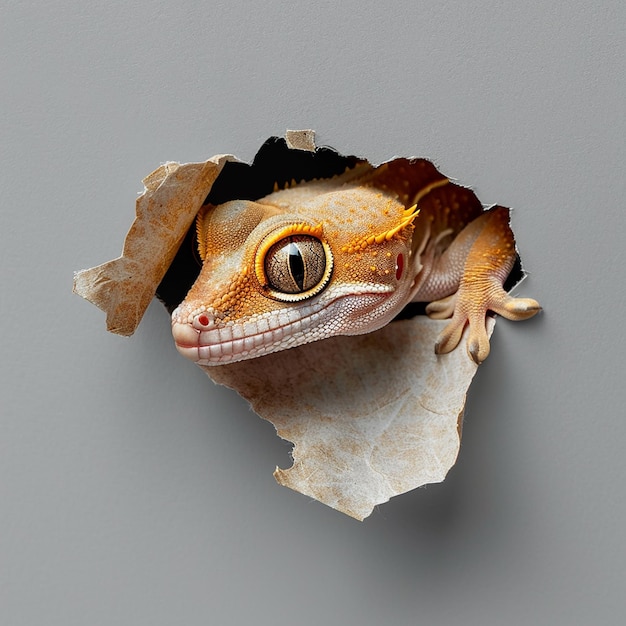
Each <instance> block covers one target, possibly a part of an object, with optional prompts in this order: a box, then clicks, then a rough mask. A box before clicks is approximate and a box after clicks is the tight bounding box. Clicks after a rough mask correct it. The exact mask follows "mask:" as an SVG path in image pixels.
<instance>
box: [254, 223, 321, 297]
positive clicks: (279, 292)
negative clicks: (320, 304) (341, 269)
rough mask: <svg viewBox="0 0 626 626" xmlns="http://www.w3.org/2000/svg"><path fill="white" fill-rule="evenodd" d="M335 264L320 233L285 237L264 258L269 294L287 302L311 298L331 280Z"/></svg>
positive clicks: (268, 250)
mask: <svg viewBox="0 0 626 626" xmlns="http://www.w3.org/2000/svg"><path fill="white" fill-rule="evenodd" d="M332 266H333V259H332V255H331V252H330V248H329V247H328V244H326V243H324V242H322V241H321V240H319V239H317V237H312V236H310V235H291V236H289V237H284V238H283V239H280V240H279V241H277V242H276V243H275V244H273V245H272V246H271V247H269V248H268V249H267V252H266V253H265V256H264V258H263V272H264V278H265V281H264V283H265V287H266V289H267V295H269V296H270V297H271V298H275V299H276V300H282V301H284V302H297V301H300V300H304V299H306V298H311V297H312V296H314V295H316V294H318V293H319V292H320V291H322V289H324V287H325V286H326V285H327V284H328V281H329V280H330V276H331V274H332Z"/></svg>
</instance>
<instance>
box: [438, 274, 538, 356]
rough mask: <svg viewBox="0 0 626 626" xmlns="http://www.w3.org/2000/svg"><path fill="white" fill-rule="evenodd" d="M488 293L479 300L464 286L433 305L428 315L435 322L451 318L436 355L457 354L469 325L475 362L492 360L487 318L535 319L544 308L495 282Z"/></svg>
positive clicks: (468, 340)
mask: <svg viewBox="0 0 626 626" xmlns="http://www.w3.org/2000/svg"><path fill="white" fill-rule="evenodd" d="M489 282H490V283H491V284H489V285H483V286H487V287H488V289H487V290H486V293H484V292H483V293H482V294H480V296H481V297H479V298H477V297H476V295H477V294H476V292H475V291H473V290H471V291H470V288H469V287H468V285H467V284H464V283H462V284H461V287H460V288H459V290H458V291H457V292H456V293H455V294H453V295H451V296H448V297H447V298H443V299H441V300H436V301H435V302H431V303H430V304H429V305H428V306H427V307H426V313H428V315H429V316H430V317H432V318H434V319H446V318H448V317H452V319H451V320H450V323H449V324H448V325H447V326H446V327H445V328H444V329H443V331H442V332H441V334H440V335H439V337H438V339H437V343H436V345H435V352H436V353H437V354H447V353H448V352H451V351H452V350H454V349H455V348H456V347H457V346H458V345H459V343H460V341H461V336H462V335H463V331H464V330H465V327H466V326H468V325H469V331H468V336H467V352H468V354H469V355H470V357H471V358H472V360H473V361H474V362H475V363H477V364H480V363H482V362H483V361H484V360H485V359H486V358H487V357H488V356H489V337H488V336H487V329H486V317H487V314H488V312H489V311H493V312H494V313H497V314H499V315H502V317H506V318H507V319H510V320H514V321H519V320H525V319H528V318H529V317H532V316H533V315H535V314H536V313H538V312H539V311H540V310H541V306H540V305H539V303H538V302H537V301H536V300H533V299H532V298H514V297H513V296H510V295H509V294H508V293H506V291H504V289H503V288H502V287H501V286H500V285H499V284H498V283H497V282H496V281H493V280H491V281H489Z"/></svg>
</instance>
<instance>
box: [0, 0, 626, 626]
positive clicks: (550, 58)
mask: <svg viewBox="0 0 626 626" xmlns="http://www.w3.org/2000/svg"><path fill="white" fill-rule="evenodd" d="M385 4H387V6H386V7H385ZM625 7H626V5H625V4H624V2H623V1H622V0H615V1H612V2H602V3H589V2H580V1H572V0H569V1H567V2H564V1H559V2H552V3H550V2H545V1H544V0H541V1H540V2H526V3H521V5H520V3H517V2H511V3H508V2H491V1H487V0H483V1H481V2H477V3H455V2H450V1H445V0H441V1H439V2H437V3H435V2H395V3H381V2H363V1H360V2H342V3H334V2H320V1H317V2H285V3H280V2H268V3H250V2H237V1H233V0H230V1H229V2H221V1H220V2H217V1H214V2H206V1H204V2H200V1H193V2H192V1H189V2H178V3H177V2H164V1H160V2H152V3H150V2H147V1H146V0H140V1H139V2H134V3H127V2H99V3H96V2H88V3H84V2H80V3H79V2H68V1H54V0H52V1H50V2H45V3H44V2H32V1H23V2H20V3H17V2H16V3H13V2H11V3H9V2H7V0H5V1H4V3H3V5H2V7H1V8H0V67H1V69H2V81H1V89H2V104H1V113H2V115H1V119H0V124H1V129H2V130H1V142H0V151H1V154H2V167H1V170H0V172H1V173H0V176H1V181H0V182H1V189H2V211H1V216H0V219H1V227H0V237H1V247H0V250H1V256H2V263H1V266H0V271H1V272H2V291H1V296H0V297H1V308H2V311H1V312H2V317H1V319H2V352H1V354H2V358H1V359H0V368H1V376H0V381H1V385H2V392H1V394H2V395H1V412H2V415H1V422H0V512H1V517H0V594H1V598H0V623H1V624H3V625H5V624H6V625H11V626H13V625H15V626H17V625H19V626H22V625H33V624H54V625H57V624H59V625H64V626H69V625H73V624H80V625H85V624H88V625H90V626H98V625H110V624H116V625H139V624H141V625H143V624H150V625H151V626H157V625H170V624H185V625H195V624H220V625H222V624H223V625H230V624H247V623H251V624H259V625H265V624H268V625H269V624H272V625H275V624H292V623H297V624H302V625H304V626H306V625H313V624H330V625H334V624H344V623H350V624H357V623H359V624H363V625H368V626H369V625H375V624H394V625H395V624H399V625H402V624H410V625H412V624H426V625H440V624H441V625H455V624H463V625H464V626H473V625H476V626H479V625H485V624H512V625H518V624H568V625H571V624H622V623H624V620H625V619H626V588H625V587H626V571H625V570H626V567H625V557H626V547H625V543H624V526H625V524H626V502H625V495H624V494H625V488H624V478H625V477H626V460H625V456H624V441H625V440H626V420H625V416H624V413H625V411H624V404H625V402H626V391H625V389H626V384H625V382H624V372H625V366H626V359H625V358H624V339H623V335H624V333H623V329H622V323H623V322H622V320H623V317H624V305H625V299H624V271H623V267H622V265H623V255H622V250H623V247H624V235H625V225H626V220H625V218H624V208H625V207H624V198H625V197H626V189H625V183H624V179H625V177H624V163H625V161H626V159H625V157H626V154H625V141H624V139H625V136H626V133H625V131H626V128H625V115H626V113H625V98H626V90H625V72H624V69H625V68H624V58H625V53H626V43H625V37H624V31H625V24H626V9H625ZM286 128H315V129H316V130H317V131H318V140H319V143H320V144H327V145H332V146H334V147H336V148H337V149H339V150H341V151H342V152H344V153H353V154H359V155H363V156H366V157H369V158H370V159H372V160H373V161H375V162H376V161H382V160H384V159H388V158H390V157H392V156H393V155H404V156H408V155H419V156H428V157H430V158H432V159H433V160H434V161H435V162H436V163H437V164H438V165H439V166H440V167H441V168H442V170H443V171H444V172H445V173H447V174H448V175H450V176H453V177H455V178H457V179H458V180H460V181H461V182H463V183H465V184H470V185H472V186H473V187H474V188H475V189H476V190H477V192H478V194H479V197H480V198H481V199H482V200H483V201H484V202H487V203H491V202H498V203H501V204H504V205H508V206H513V207H516V211H515V213H514V228H515V232H516V235H517V238H518V242H519V244H520V248H521V252H522V255H523V259H524V262H525V266H526V268H527V269H528V271H529V272H530V273H531V275H530V277H529V278H528V279H527V281H526V282H525V283H524V284H523V285H522V287H521V289H520V290H519V292H520V293H521V294H523V295H532V296H533V297H536V298H537V299H539V300H540V301H541V303H542V304H543V305H544V307H545V313H544V314H543V315H541V316H540V317H538V318H536V319H534V320H532V321H530V322H526V323H523V324H512V323H508V322H505V321H503V322H501V323H500V324H499V325H498V328H497V329H496V335H495V338H494V340H493V352H492V354H491V356H490V358H489V360H488V361H487V362H486V363H485V365H484V366H483V367H482V368H481V369H480V371H479V373H478V376H477V378H476V380H475V384H474V385H473V387H472V389H471V392H470V397H469V402H468V407H467V412H466V422H465V433H464V440H463V446H462V449H461V455H460V458H459V461H458V463H457V465H456V466H455V468H454V469H453V470H452V471H451V473H450V475H449V476H448V478H447V480H446V481H445V482H444V483H443V484H441V485H433V486H429V487H427V488H425V489H420V490H417V491H414V492H412V493H410V494H407V495H405V496H401V497H398V498H396V499H394V500H392V501H391V502H390V503H388V504H386V505H384V506H382V507H380V508H379V509H377V510H376V511H375V513H374V514H373V515H372V517H371V518H369V519H368V520H367V521H365V522H364V523H358V522H356V521H354V520H352V519H350V518H348V517H345V516H343V515H341V514H339V513H337V512H335V511H333V510H331V509H328V508H326V507H324V506H323V505H320V504H318V503H315V502H312V501H311V500H310V499H308V498H305V497H303V496H301V495H299V494H296V493H294V492H291V491H290V490H288V489H284V488H281V487H279V486H278V485H276V484H275V482H274V479H273V478H272V471H273V469H274V467H275V465H277V464H278V465H281V466H282V467H286V466H288V465H289V449H290V446H289V445H288V444H287V443H285V442H283V441H281V440H280V439H278V438H277V437H276V436H275V434H274V431H273V428H272V427H271V425H269V424H268V423H265V422H263V421H262V420H260V419H258V418H257V417H255V416H254V415H253V414H252V413H251V412H250V411H249V410H248V408H247V405H246V403H245V402H244V401H243V400H241V399H240V398H238V397H237V396H236V395H235V394H234V393H232V392H229V391H228V390H226V389H223V388H218V387H216V386H214V385H213V384H212V383H211V382H210V381H209V380H208V379H207V378H206V377H205V375H204V374H203V373H202V372H201V371H200V370H199V369H197V368H195V367H194V366H193V365H192V364H191V363H189V362H187V361H185V360H184V359H182V358H181V357H179V356H178V354H177V353H176V351H175V349H174V347H173V344H172V341H171V338H170V335H169V321H168V317H167V315H166V313H165V311H164V310H163V309H162V307H161V306H160V305H158V304H157V303H154V304H153V305H152V306H151V307H150V309H149V310H148V313H147V315H146V317H145V319H144V321H143V322H142V324H141V326H140V328H139V330H138V332H137V333H136V335H135V336H134V337H133V338H132V339H130V340H127V339H122V338H119V337H116V336H113V335H110V334H108V333H106V332H105V328H104V316H103V314H102V313H101V312H100V311H98V310H97V309H96V308H95V307H93V306H92V305H90V304H89V303H87V302H85V301H83V300H81V299H80V298H78V297H77V296H73V295H72V294H71V293H70V289H71V279H72V272H73V270H77V269H81V268H84V267H89V266H92V265H96V264H98V263H101V262H103V261H105V260H108V259H110V258H113V257H114V256H117V254H118V253H119V251H120V249H121V245H122V240H123V236H124V234H125V232H126V230H127V228H128V227H129V225H130V222H131V220H132V217H133V211H134V199H135V197H136V194H137V192H138V191H139V190H140V189H141V184H140V180H141V178H142V177H143V176H145V175H146V174H148V173H149V172H150V171H151V170H152V169H154V168H155V167H156V166H158V165H159V164H160V163H161V162H163V161H166V160H179V161H193V160H202V159H204V158H207V157H209V156H211V155H213V154H217V153H220V152H231V153H235V154H237V155H238V156H240V157H241V158H243V159H246V160H247V159H250V158H252V156H253V155H254V153H255V152H256V150H257V148H258V147H259V146H260V144H261V143H262V141H263V140H265V139H266V138H267V137H269V136H271V135H275V134H282V133H283V132H284V130H285V129H286Z"/></svg>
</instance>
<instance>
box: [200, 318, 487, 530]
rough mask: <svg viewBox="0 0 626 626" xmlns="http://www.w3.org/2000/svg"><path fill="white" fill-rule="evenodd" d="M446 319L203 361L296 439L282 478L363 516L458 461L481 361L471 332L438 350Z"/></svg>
mask: <svg viewBox="0 0 626 626" xmlns="http://www.w3.org/2000/svg"><path fill="white" fill-rule="evenodd" d="M445 323H446V322H445V321H435V320H429V319H427V318H424V317H417V318H414V319H412V320H406V321H402V322H394V323H392V324H389V325H388V326H386V327H385V328H382V329H381V330H379V331H376V332H374V333H370V334H369V335H362V336H360V337H335V338H332V339H328V340H326V341H319V342H317V343H313V344H308V345H305V346H300V347H298V348H293V349H291V350H286V351H284V352H278V353H275V354H270V355H268V356H265V357H261V358H258V359H252V360H249V361H241V362H239V363H233V364H230V365H222V366H218V367H205V368H203V369H205V371H206V372H207V374H208V375H209V376H210V377H211V378H212V379H213V380H214V381H215V382H218V383H221V384H224V385H227V386H228V387H232V388H233V389H235V390H236V391H237V392H238V393H239V394H240V395H242V396H243V397H244V398H246V399H247V400H248V401H249V402H250V403H251V404H252V408H253V409H254V411H255V412H256V413H258V414H259V415H260V416H261V417H263V418H265V419H267V420H269V421H270V422H272V424H273V425H274V426H275V428H276V430H277V432H278V434H279V435H280V436H281V437H282V438H283V439H287V440H289V441H291V442H293V443H294V444H295V448H294V450H293V459H294V464H293V466H292V467H291V468H290V469H287V470H283V469H278V468H277V469H276V472H275V473H274V476H275V477H276V480H277V481H278V482H279V483H280V484H282V485H285V486H287V487H291V488H292V489H295V490H296V491H299V492H300V493H303V494H305V495H308V496H311V497H312V498H315V499H316V500H319V501H320V502H323V503H324V504H327V505H328V506H331V507H333V508H335V509H338V510H339V511H341V512H343V513H346V514H347V515H351V516H352V517H355V518H357V519H359V520H362V519H364V518H365V517H367V516H368V515H369V514H370V513H371V512H372V509H373V508H374V507H375V506H376V505H377V504H381V503H383V502H386V501H387V500H389V498H391V497H393V496H395V495H398V494H401V493H405V492H406V491H410V490H411V489H415V488H416V487H419V486H421V485H424V484H427V483H436V482H441V481H442V480H443V479H444V478H445V476H446V474H447V472H448V470H449V469H450V468H451V467H452V465H454V462H455V460H456V457H457V454H458V451H459V444H460V432H459V430H460V429H459V426H460V419H461V418H462V415H463V407H464V405H465V395H466V392H467V388H468V387H469V384H470V382H471V380H472V378H473V376H474V374H475V372H476V369H477V366H476V364H475V363H474V362H473V361H472V360H471V359H470V358H469V356H468V355H467V352H466V350H465V342H464V341H463V342H461V349H457V350H454V351H453V352H452V353H450V354H447V355H442V356H436V355H435V353H434V349H433V346H434V345H435V342H436V339H437V335H438V334H439V332H440V331H441V329H442V328H443V326H444V325H445ZM493 323H494V320H493V319H491V320H490V323H489V332H490V334H491V331H492V330H493V325H494V324H493Z"/></svg>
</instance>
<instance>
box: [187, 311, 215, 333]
mask: <svg viewBox="0 0 626 626" xmlns="http://www.w3.org/2000/svg"><path fill="white" fill-rule="evenodd" d="M212 322H213V318H212V316H210V315H208V314H207V313H200V315H196V316H195V317H194V318H193V324H192V326H193V327H194V328H195V329H196V330H206V329H207V328H208V327H209V326H210V325H211V323H212Z"/></svg>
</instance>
